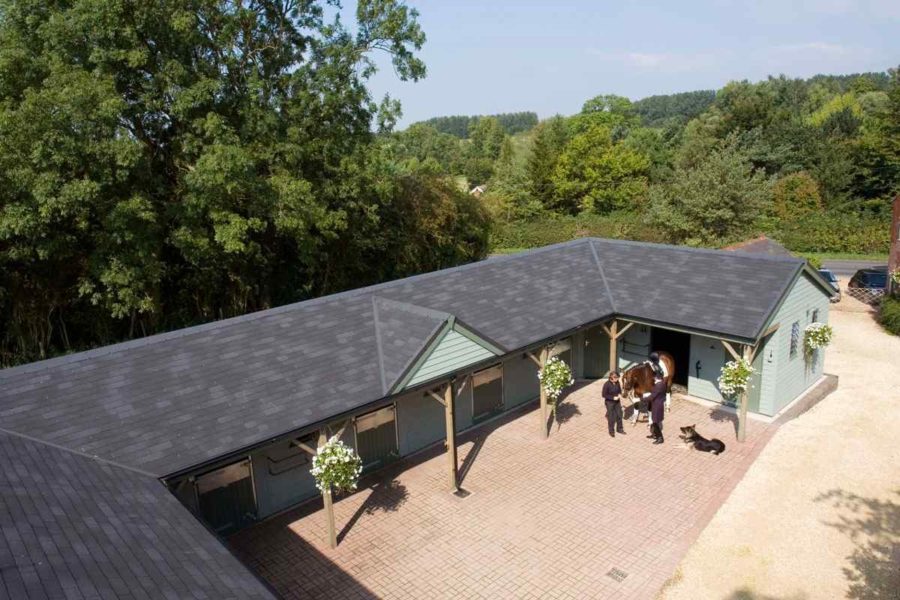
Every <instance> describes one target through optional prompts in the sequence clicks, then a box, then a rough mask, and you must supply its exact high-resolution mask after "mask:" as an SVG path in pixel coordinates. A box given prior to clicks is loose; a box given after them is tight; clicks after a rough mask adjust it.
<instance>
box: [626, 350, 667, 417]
mask: <svg viewBox="0 0 900 600" xmlns="http://www.w3.org/2000/svg"><path fill="white" fill-rule="evenodd" d="M658 354H659V362H660V364H662V365H663V368H664V370H665V372H666V377H665V382H666V392H667V393H666V410H668V409H669V403H670V398H671V396H672V378H673V377H674V376H675V359H674V358H672V355H671V354H669V353H668V352H659V353H658ZM651 389H653V368H652V367H651V366H650V365H649V364H647V362H641V363H638V364H636V365H633V366H631V367H629V368H627V369H625V372H624V373H622V391H623V392H625V394H626V395H630V397H631V401H632V402H633V403H639V402H640V400H641V398H642V397H643V395H644V394H647V393H649V392H650V390H651ZM637 414H638V413H637V410H635V421H636V420H637Z"/></svg>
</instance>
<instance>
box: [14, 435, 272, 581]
mask: <svg viewBox="0 0 900 600" xmlns="http://www.w3.org/2000/svg"><path fill="white" fill-rule="evenodd" d="M0 597H2V598H83V599H98V598H135V599H137V598H272V597H274V596H273V595H272V594H271V593H270V592H269V591H268V588H267V587H266V586H265V585H264V584H262V583H261V582H260V581H259V580H258V579H257V578H256V577H255V576H254V575H253V574H252V573H250V571H248V570H247V569H246V568H245V567H244V566H243V565H242V564H241V563H240V562H239V561H238V560H237V559H236V558H235V557H234V556H232V555H231V554H230V553H229V551H228V550H227V549H226V548H225V546H223V545H222V544H220V543H219V541H218V540H217V539H216V538H215V537H214V536H212V535H211V534H209V533H208V532H207V531H206V530H205V529H204V527H203V525H201V524H200V522H199V521H197V520H196V519H195V518H194V517H193V516H192V515H191V514H190V513H189V512H188V511H187V510H185V508H184V507H183V506H181V504H180V503H179V502H178V500H177V499H176V498H175V497H174V496H173V495H172V494H170V493H169V491H168V490H167V489H166V488H165V487H164V486H163V484H162V483H160V482H159V481H158V480H156V479H154V478H152V477H148V476H146V475H141V474H139V473H135V472H133V471H130V470H128V469H124V468H122V467H118V466H114V465H110V464H103V463H101V462H98V461H96V460H94V459H91V458H87V457H83V456H78V455H76V454H73V453H72V452H69V451H67V450H62V449H59V448H54V447H52V446H48V445H47V444H44V443H41V442H36V441H32V440H28V439H25V438H22V437H18V436H15V435H10V434H8V433H4V432H0Z"/></svg>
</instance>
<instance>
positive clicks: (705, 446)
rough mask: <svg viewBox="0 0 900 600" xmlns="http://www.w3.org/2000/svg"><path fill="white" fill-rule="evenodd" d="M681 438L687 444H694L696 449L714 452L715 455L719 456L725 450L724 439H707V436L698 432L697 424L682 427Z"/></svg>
mask: <svg viewBox="0 0 900 600" xmlns="http://www.w3.org/2000/svg"><path fill="white" fill-rule="evenodd" d="M681 439H683V440H684V441H685V443H687V444H693V446H694V450H700V451H701V452H712V453H713V455H715V456H718V455H720V454H722V453H723V452H725V443H724V442H722V440H717V439H715V438H713V439H711V440H708V439H706V438H705V437H703V436H702V435H700V434H699V433H697V425H696V424H694V425H688V426H687V427H682V428H681Z"/></svg>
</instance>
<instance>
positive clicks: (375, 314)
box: [372, 295, 387, 393]
mask: <svg viewBox="0 0 900 600" xmlns="http://www.w3.org/2000/svg"><path fill="white" fill-rule="evenodd" d="M372 322H373V324H374V326H375V352H376V354H377V355H378V375H379V378H380V379H381V391H382V392H383V393H386V392H387V380H386V379H385V374H384V351H383V349H382V347H381V325H380V324H379V321H378V296H375V295H373V296H372Z"/></svg>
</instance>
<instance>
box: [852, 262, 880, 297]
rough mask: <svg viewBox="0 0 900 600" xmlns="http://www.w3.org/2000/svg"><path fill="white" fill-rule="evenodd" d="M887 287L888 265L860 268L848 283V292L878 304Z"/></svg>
mask: <svg viewBox="0 0 900 600" xmlns="http://www.w3.org/2000/svg"><path fill="white" fill-rule="evenodd" d="M885 288H887V266H884V267H869V268H867V269H860V270H859V271H857V272H856V273H854V274H853V277H851V278H850V282H849V283H848V284H847V293H848V294H849V295H851V296H853V297H854V298H856V299H857V300H861V301H863V302H867V303H869V304H877V303H878V302H880V301H881V297H882V296H884V293H885Z"/></svg>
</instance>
